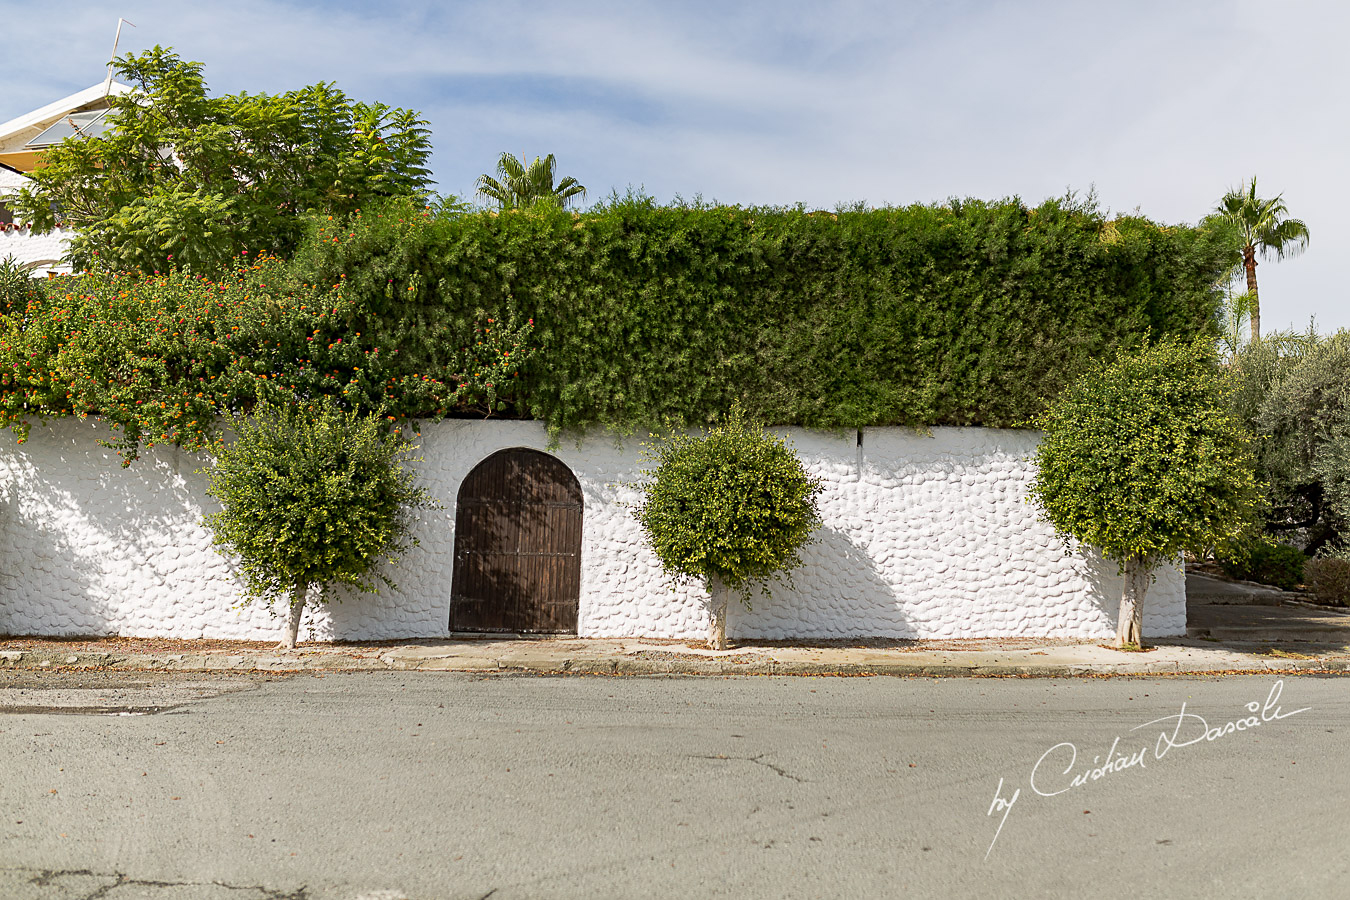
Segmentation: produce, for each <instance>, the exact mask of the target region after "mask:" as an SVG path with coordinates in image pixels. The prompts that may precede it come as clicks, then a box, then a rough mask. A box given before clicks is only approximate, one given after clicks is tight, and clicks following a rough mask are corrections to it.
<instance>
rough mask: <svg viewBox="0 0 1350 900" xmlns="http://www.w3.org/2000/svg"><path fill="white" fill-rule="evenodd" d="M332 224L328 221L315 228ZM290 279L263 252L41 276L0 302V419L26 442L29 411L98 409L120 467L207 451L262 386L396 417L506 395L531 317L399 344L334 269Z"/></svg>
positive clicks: (273, 395) (266, 391) (491, 401)
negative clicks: (211, 264)
mask: <svg viewBox="0 0 1350 900" xmlns="http://www.w3.org/2000/svg"><path fill="white" fill-rule="evenodd" d="M330 233H334V229H333V228H331V227H330V226H329V224H328V223H327V222H326V221H325V223H324V226H323V227H322V228H320V229H319V230H318V234H320V235H330ZM333 236H335V233H334V234H333ZM287 279H288V276H287V272H286V269H285V267H284V266H283V265H282V264H280V263H279V262H278V261H277V260H275V259H272V258H265V259H262V260H259V261H258V262H256V263H252V264H241V265H240V267H239V268H238V269H236V270H235V271H234V272H232V273H230V274H229V275H227V276H225V277H222V278H221V279H219V280H214V281H213V280H209V279H207V278H205V277H203V276H192V275H189V274H188V273H186V272H183V271H179V270H175V271H172V272H170V273H168V274H165V275H157V276H153V277H144V278H135V277H131V276H127V275H110V276H104V275H93V274H90V275H84V276H77V277H72V278H57V279H51V280H49V281H45V282H39V283H38V286H39V287H40V288H41V290H36V291H33V292H31V293H29V294H27V295H26V297H27V299H26V301H25V302H24V304H23V306H17V305H11V306H9V307H0V426H7V427H10V428H13V429H14V430H15V431H16V433H17V434H18V435H19V438H20V440H22V439H24V438H25V437H26V436H27V434H28V429H29V427H30V425H31V421H32V420H33V419H39V420H45V419H48V418H51V417H56V416H69V415H79V416H81V417H84V416H88V415H97V416H101V417H102V418H104V419H105V420H106V421H107V422H108V423H109V424H110V426H111V427H112V428H113V429H114V430H116V431H120V432H121V438H120V439H119V440H118V441H117V442H116V443H114V444H112V445H111V446H114V447H116V448H117V449H118V450H119V452H120V453H121V454H122V457H123V460H124V463H123V464H124V465H125V464H127V463H129V462H130V461H131V460H132V459H134V458H135V457H136V455H137V452H138V450H139V448H140V447H141V446H143V445H144V446H154V445H155V444H159V443H169V444H175V445H178V446H181V447H184V448H185V449H188V450H199V449H202V448H204V447H205V446H207V444H208V443H209V442H210V440H211V438H212V436H213V434H214V429H215V427H216V421H217V417H219V416H224V415H230V414H236V413H246V412H247V411H248V410H250V409H251V408H252V407H253V405H254V404H255V403H256V402H258V401H259V400H262V399H270V400H271V401H272V402H273V403H285V402H288V401H289V400H292V399H294V400H296V401H299V402H304V403H308V402H310V401H312V400H314V399H316V398H319V397H325V396H328V397H333V398H335V399H336V400H337V401H338V402H339V404H340V405H341V406H343V407H344V408H347V409H353V410H358V411H362V412H367V413H369V412H373V411H374V410H377V409H378V410H382V411H383V412H384V414H385V415H386V416H387V417H388V418H389V419H391V420H394V421H400V422H402V421H406V420H409V419H421V418H433V419H434V418H439V417H441V416H444V415H447V414H452V413H458V414H466V413H468V414H480V415H481V414H490V413H492V412H495V411H498V410H499V409H501V408H504V407H505V405H506V404H507V402H508V401H509V400H510V399H512V397H513V394H512V392H513V390H514V384H515V374H516V370H517V367H518V366H519V365H520V364H521V363H523V362H525V361H526V360H528V358H529V354H530V348H529V347H528V345H527V342H528V340H529V337H530V334H531V331H532V329H533V323H532V322H526V323H525V324H523V325H517V324H515V323H514V322H510V321H508V322H499V321H496V320H493V319H488V320H487V321H486V322H482V321H472V320H469V321H466V322H464V323H463V327H462V328H461V329H459V330H456V331H453V332H452V331H450V330H448V329H446V328H439V329H432V330H430V332H429V333H426V334H424V335H423V338H424V339H423V340H422V341H421V342H420V343H419V342H412V341H409V342H407V343H404V344H399V343H395V342H393V341H392V340H391V339H390V337H391V335H390V334H383V335H382V334H381V333H380V329H379V327H378V321H376V320H374V319H372V315H371V311H370V310H368V309H362V308H360V307H359V306H358V305H357V304H356V303H355V302H354V301H353V300H352V299H350V298H349V297H348V296H347V294H346V292H345V291H344V289H343V280H344V279H343V278H341V277H338V278H336V279H335V283H334V284H331V285H323V286H322V287H319V286H315V285H304V284H293V283H289V282H288V280H287ZM0 299H3V297H0ZM21 299H22V298H21Z"/></svg>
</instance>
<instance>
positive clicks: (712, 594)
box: [708, 575, 731, 650]
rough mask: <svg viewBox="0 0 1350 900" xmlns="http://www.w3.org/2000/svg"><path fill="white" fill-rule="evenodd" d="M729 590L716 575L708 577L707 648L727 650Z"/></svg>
mask: <svg viewBox="0 0 1350 900" xmlns="http://www.w3.org/2000/svg"><path fill="white" fill-rule="evenodd" d="M730 597H731V590H730V588H728V587H727V586H726V585H725V584H723V583H722V579H720V578H718V577H717V576H716V575H709V576H708V646H709V647H711V648H712V649H714V650H725V649H727V600H728V599H730Z"/></svg>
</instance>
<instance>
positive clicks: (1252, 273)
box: [1242, 247, 1261, 343]
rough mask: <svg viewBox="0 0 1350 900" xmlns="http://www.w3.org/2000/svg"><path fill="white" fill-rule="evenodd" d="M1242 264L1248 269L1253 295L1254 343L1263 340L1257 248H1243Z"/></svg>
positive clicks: (1250, 291)
mask: <svg viewBox="0 0 1350 900" xmlns="http://www.w3.org/2000/svg"><path fill="white" fill-rule="evenodd" d="M1242 265H1243V267H1244V268H1246V270H1247V293H1249V294H1251V295H1252V315H1251V318H1252V343H1255V342H1257V341H1259V340H1261V301H1260V300H1259V299H1257V296H1256V248H1255V247H1245V248H1243V250H1242Z"/></svg>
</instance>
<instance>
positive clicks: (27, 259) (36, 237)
mask: <svg viewBox="0 0 1350 900" xmlns="http://www.w3.org/2000/svg"><path fill="white" fill-rule="evenodd" d="M69 240H70V232H69V231H68V230H67V229H64V228H58V229H56V230H55V231H52V232H49V233H48V234H34V233H33V230H32V229H31V228H29V227H28V226H26V225H0V259H7V258H9V257H11V256H12V257H14V258H15V259H16V260H18V261H19V262H21V263H32V262H42V263H43V265H40V266H38V267H36V268H35V269H34V270H33V274H34V275H38V276H41V275H45V274H46V273H48V272H60V273H62V274H69V273H70V266H68V265H65V264H64V263H61V262H55V261H54V260H60V259H61V257H62V256H64V255H65V253H66V244H67V243H68V242H69Z"/></svg>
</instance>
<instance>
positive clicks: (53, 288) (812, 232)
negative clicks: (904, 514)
mask: <svg viewBox="0 0 1350 900" xmlns="http://www.w3.org/2000/svg"><path fill="white" fill-rule="evenodd" d="M308 228H309V232H308V237H307V239H306V241H305V243H304V244H303V245H302V247H301V248H300V250H299V251H298V252H297V254H296V256H295V257H294V258H293V259H292V260H290V261H289V262H288V263H281V262H280V261H276V260H271V259H264V260H262V261H260V262H256V263H248V262H244V263H241V266H240V268H239V270H238V271H237V272H235V273H233V274H231V275H227V276H224V277H222V278H220V279H218V280H215V281H210V280H206V279H205V278H201V277H198V276H195V275H193V274H191V273H187V272H171V273H166V274H164V275H159V274H156V275H153V276H149V275H126V274H122V275H117V276H114V275H100V274H87V275H83V276H78V277H75V278H66V279H53V280H52V281H49V282H46V283H43V284H35V285H33V286H28V285H18V284H9V282H6V281H4V280H3V279H0V425H10V426H13V427H16V428H17V429H18V430H19V431H20V434H21V435H22V434H23V433H24V432H25V431H26V427H27V426H26V424H25V423H26V422H27V421H28V419H29V418H30V417H37V418H46V417H49V416H62V415H100V416H104V417H106V418H107V419H108V420H109V421H110V422H111V423H112V425H113V427H114V428H115V429H118V430H120V431H122V434H123V437H122V439H121V440H119V441H118V442H117V446H118V447H119V448H120V449H123V450H124V451H129V453H128V454H127V458H131V457H134V455H135V452H136V448H137V447H138V446H139V445H140V444H141V442H142V441H145V442H168V443H175V444H181V445H183V446H185V447H187V448H189V449H196V448H200V447H201V446H204V442H205V441H206V440H207V439H208V438H209V434H210V432H211V430H212V429H213V428H214V424H213V423H214V418H215V416H217V415H220V414H222V413H227V412H235V413H238V412H246V411H247V410H248V409H250V408H252V405H253V403H255V402H256V401H257V399H258V398H259V397H262V396H264V395H265V396H266V397H267V398H268V399H269V400H271V401H272V402H279V401H281V400H283V399H284V398H285V395H287V394H290V395H292V396H295V397H299V398H300V399H302V400H303V401H306V402H312V401H313V400H314V399H315V398H316V397H318V396H323V395H327V396H333V397H334V398H336V399H337V401H338V402H339V403H340V404H342V405H344V406H345V407H350V408H357V409H361V410H372V409H377V408H378V409H382V410H383V411H384V413H385V414H387V415H389V416H390V418H391V419H397V420H406V419H416V418H422V417H432V418H434V417H439V416H442V415H475V414H476V415H483V414H485V413H487V414H498V415H508V416H520V417H531V418H536V419H540V420H542V421H544V422H545V423H546V424H547V425H548V426H549V428H550V430H551V431H552V432H553V433H555V434H556V433H557V432H558V431H560V430H562V429H584V428H589V427H595V426H601V427H610V428H614V429H616V430H619V431H621V432H630V431H633V430H637V429H643V428H650V429H660V428H664V427H685V426H697V425H705V424H713V423H717V422H719V421H722V420H723V419H724V417H725V415H726V413H727V411H728V410H730V409H731V408H732V406H733V404H734V403H735V402H736V401H740V403H741V404H742V406H743V407H744V409H745V412H746V415H747V418H749V419H751V420H755V421H760V422H764V423H766V424H775V425H804V426H808V427H817V428H839V427H844V428H852V427H862V426H870V425H911V426H930V425H985V426H993V427H1009V426H1020V425H1023V424H1025V423H1026V422H1028V421H1029V420H1030V419H1031V418H1032V417H1033V416H1034V415H1036V414H1037V413H1039V412H1040V411H1041V410H1043V409H1044V407H1045V404H1046V402H1047V401H1048V400H1049V399H1050V398H1052V397H1054V396H1055V395H1056V394H1057V393H1058V392H1059V390H1060V389H1061V388H1062V387H1063V386H1064V385H1066V384H1068V383H1069V382H1070V381H1072V380H1073V379H1074V378H1076V377H1077V376H1078V375H1079V374H1081V373H1082V372H1083V371H1085V370H1086V369H1087V367H1088V366H1089V364H1090V362H1091V361H1093V360H1094V359H1096V358H1099V357H1102V356H1104V355H1108V354H1112V353H1114V351H1115V350H1116V349H1117V348H1118V347H1122V346H1128V345H1131V344H1135V343H1138V342H1140V341H1141V340H1143V339H1144V338H1149V339H1152V340H1160V339H1162V338H1165V337H1172V338H1179V339H1182V340H1189V339H1191V338H1194V337H1196V336H1199V335H1203V334H1212V333H1214V327H1215V326H1214V322H1215V314H1216V311H1217V308H1218V305H1219V293H1218V291H1217V289H1216V284H1217V283H1218V281H1219V279H1220V277H1221V276H1222V275H1223V274H1224V272H1225V265H1224V263H1225V259H1226V253H1225V249H1226V247H1227V244H1226V239H1227V237H1228V235H1226V234H1225V233H1223V232H1217V231H1212V230H1207V229H1204V228H1193V227H1187V226H1179V227H1163V226H1159V225H1156V224H1154V223H1151V222H1149V221H1147V220H1145V219H1142V218H1138V217H1125V218H1118V219H1113V220H1107V219H1106V218H1105V217H1104V216H1102V215H1101V214H1100V213H1099V212H1097V211H1096V210H1095V208H1093V207H1092V206H1091V204H1083V203H1079V204H1074V203H1068V202H1064V201H1049V202H1046V203H1044V204H1042V205H1040V206H1039V207H1035V208H1032V207H1028V206H1025V205H1024V204H1022V203H1021V202H1020V201H1018V200H1016V199H1013V200H1006V201H1001V202H997V203H983V202H975V201H968V202H952V203H949V204H947V205H943V206H910V207H905V208H887V209H879V210H863V209H859V210H852V211H840V212H838V213H821V212H807V211H805V210H802V209H777V208H775V209H742V208H739V207H707V206H696V205H680V206H666V207H658V206H656V205H655V204H654V203H652V202H651V201H650V200H647V199H644V198H637V199H632V198H629V199H622V200H621V199H615V200H612V201H611V202H609V203H606V204H602V205H601V206H600V207H597V208H596V209H593V210H591V211H589V212H586V213H583V214H575V213H569V212H566V211H563V210H558V209H551V208H548V207H538V208H534V209H530V210H525V211H513V212H507V213H502V214H500V215H499V214H494V213H484V212H471V213H465V212H462V211H456V210H453V209H445V210H438V211H432V210H431V209H429V208H428V209H423V208H421V207H416V206H411V205H407V204H398V203H395V204H391V205H389V206H386V207H383V208H381V209H376V210H366V211H365V212H364V213H358V214H356V215H355V216H353V217H352V218H350V219H348V220H346V221H342V220H333V219H331V218H327V217H315V218H313V219H312V220H311V221H310V222H309V224H308ZM254 256H255V258H256V254H255V255H254ZM248 258H249V257H247V256H245V257H243V259H245V260H247V259H248ZM11 280H12V279H11ZM25 281H26V280H25ZM6 284H9V287H6Z"/></svg>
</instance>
